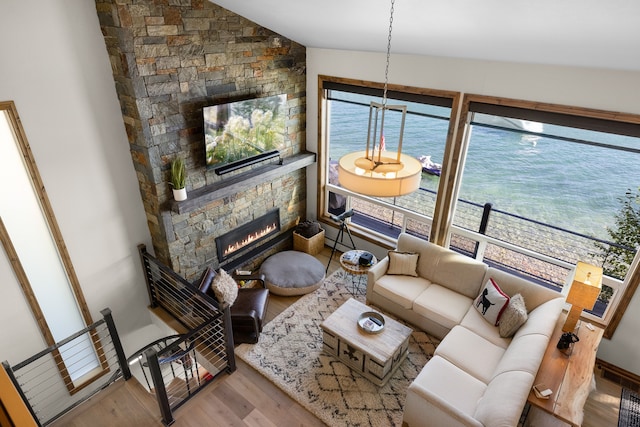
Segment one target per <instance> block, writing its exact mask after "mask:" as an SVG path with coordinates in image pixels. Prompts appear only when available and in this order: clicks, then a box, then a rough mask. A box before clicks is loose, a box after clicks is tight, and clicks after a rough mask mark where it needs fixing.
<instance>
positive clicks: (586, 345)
mask: <svg viewBox="0 0 640 427" xmlns="http://www.w3.org/2000/svg"><path fill="white" fill-rule="evenodd" d="M566 317H567V315H566V313H563V314H562V315H561V316H560V318H559V319H558V323H557V324H556V328H555V330H554V333H553V335H552V336H551V339H550V340H549V345H548V346H547V350H546V351H545V354H544V357H543V359H542V363H541V365H540V368H539V369H538V374H537V375H536V379H535V380H534V383H533V384H534V385H535V384H545V385H546V386H547V387H548V388H550V389H551V390H552V391H553V394H552V395H551V397H549V399H539V398H538V397H536V395H535V393H534V392H533V390H531V391H530V392H529V398H528V399H527V402H528V403H529V404H530V405H531V406H534V407H536V408H540V409H542V410H543V411H545V412H547V413H549V414H551V415H553V416H554V417H556V418H558V419H560V420H562V421H563V422H565V423H568V424H570V425H572V426H580V425H581V424H582V418H583V410H584V404H585V402H586V401H587V397H588V396H589V393H590V391H591V383H592V379H593V371H594V367H595V363H596V352H597V351H598V346H599V345H600V340H601V339H602V335H603V334H604V329H603V328H601V327H599V326H597V325H593V330H590V329H589V328H587V327H586V322H584V321H580V322H579V323H578V325H579V329H578V332H577V333H576V335H578V338H580V341H578V342H577V343H575V344H573V347H572V349H571V352H570V353H565V352H563V351H560V350H558V349H557V348H556V345H557V344H558V340H560V336H562V325H564V321H565V319H566Z"/></svg>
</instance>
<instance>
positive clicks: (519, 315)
mask: <svg viewBox="0 0 640 427" xmlns="http://www.w3.org/2000/svg"><path fill="white" fill-rule="evenodd" d="M526 321H527V306H526V305H525V304H524V298H522V295H520V294H515V295H514V296H512V297H511V298H510V299H509V305H507V308H506V310H505V311H504V313H502V316H501V317H500V324H499V325H498V329H499V331H500V336H501V337H502V338H510V337H512V336H513V335H514V334H515V333H516V332H518V329H520V326H522V325H524V324H525V322H526Z"/></svg>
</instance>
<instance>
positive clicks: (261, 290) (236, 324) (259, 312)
mask: <svg viewBox="0 0 640 427" xmlns="http://www.w3.org/2000/svg"><path fill="white" fill-rule="evenodd" d="M216 274H217V273H216V271H215V270H213V269H212V268H210V267H207V269H206V270H205V271H204V272H203V273H202V277H201V279H200V283H199V286H198V287H199V288H200V291H201V292H203V293H205V294H207V295H208V296H209V297H211V298H213V299H215V300H216V301H217V298H216V295H215V293H214V292H213V289H212V288H211V284H212V282H213V278H214V277H215V276H216ZM234 279H236V280H237V279H238V278H236V277H234ZM242 280H245V281H250V280H255V281H257V282H258V283H259V284H260V285H261V287H257V288H240V289H238V296H237V298H236V300H235V301H234V303H233V304H232V305H231V308H230V312H231V327H232V329H233V342H234V343H235V344H242V343H251V344H254V343H256V342H258V338H259V337H260V332H262V326H263V325H264V319H265V316H266V314H267V305H268V303H269V290H268V289H265V287H264V275H253V276H242Z"/></svg>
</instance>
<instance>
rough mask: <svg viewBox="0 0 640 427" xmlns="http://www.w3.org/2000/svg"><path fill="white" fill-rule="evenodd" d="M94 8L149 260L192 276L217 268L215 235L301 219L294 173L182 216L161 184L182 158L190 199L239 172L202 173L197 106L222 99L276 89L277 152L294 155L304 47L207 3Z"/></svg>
mask: <svg viewBox="0 0 640 427" xmlns="http://www.w3.org/2000/svg"><path fill="white" fill-rule="evenodd" d="M96 10H97V13H98V17H99V21H100V26H101V29H102V33H103V35H104V39H105V44H106V47H107V52H108V54H109V59H110V61H111V66H112V70H113V77H114V81H115V85H116V90H117V93H118V97H119V99H120V105H121V109H122V117H123V120H124V124H125V128H126V131H127V135H128V138H129V142H130V149H131V158H132V161H133V165H134V167H135V170H136V172H137V176H138V182H139V185H140V194H141V196H142V200H143V203H144V208H145V211H146V215H147V223H148V226H149V230H150V232H151V237H152V239H153V247H154V252H155V254H156V256H157V257H158V258H159V259H160V260H161V261H162V262H164V263H165V264H167V265H169V266H171V267H172V268H173V269H174V270H176V271H178V272H179V273H180V274H182V275H183V276H185V277H187V278H189V279H192V278H194V277H196V276H197V275H198V274H199V272H200V271H201V270H202V269H203V268H204V267H205V266H206V265H213V266H217V264H218V262H217V254H216V248H215V242H214V240H215V237H216V236H218V235H220V234H223V233H225V232H226V231H228V230H230V229H232V228H234V227H237V226H239V225H242V224H244V223H246V222H249V221H250V220H252V219H254V218H257V217H259V216H262V215H264V214H265V213H266V212H268V211H270V210H273V209H274V208H276V207H277V208H279V209H280V218H281V228H282V230H283V232H284V231H286V230H289V229H291V228H292V227H293V226H294V225H295V221H296V219H298V218H301V219H304V217H305V214H306V204H305V200H306V182H305V181H306V180H305V176H306V174H305V170H304V169H298V170H295V171H292V172H290V173H287V174H285V175H284V176H280V177H277V178H273V179H270V180H266V181H264V180H260V179H255V178H254V179H253V182H252V183H251V185H250V186H248V188H244V189H242V190H240V191H239V192H237V193H235V194H232V195H226V196H225V197H222V198H219V199H216V200H209V198H208V199H207V201H206V202H203V203H202V205H201V206H197V207H196V208H194V209H191V210H189V212H185V213H178V212H179V210H178V211H177V210H176V209H172V207H173V202H172V192H171V187H170V186H169V184H168V182H169V169H170V163H171V161H172V160H173V159H174V158H175V157H176V156H182V157H183V158H184V159H185V163H186V165H187V190H188V191H189V192H190V193H191V192H193V191H194V190H197V189H206V188H209V187H210V186H211V185H215V184H216V183H217V184H221V185H224V182H225V181H224V180H225V179H229V178H230V177H232V176H234V175H235V176H237V175H238V174H242V173H243V171H238V172H235V173H231V174H229V175H225V176H217V175H216V174H215V173H214V172H213V171H211V170H207V169H206V167H205V155H204V135H203V123H202V107H204V106H207V105H213V104H216V103H219V102H223V101H228V100H236V99H239V98H242V97H248V96H256V97H263V96H270V95H278V94H282V93H286V94H287V99H288V103H287V106H288V111H289V114H288V122H287V125H286V132H285V133H286V135H285V145H286V146H285V149H284V150H283V151H282V153H281V154H282V157H284V158H285V159H286V158H287V157H289V156H293V155H296V154H299V153H301V152H303V151H304V148H305V139H304V135H305V134H304V132H305V125H306V120H305V103H306V86H305V75H304V74H305V66H306V64H305V60H306V52H305V49H304V47H303V46H300V45H298V44H296V43H295V42H293V41H291V40H288V39H286V38H284V37H282V36H280V35H278V34H275V33H273V32H271V31H270V30H267V29H265V28H263V27H260V26H259V25H257V24H255V23H253V22H251V21H249V20H247V19H245V18H243V17H241V16H238V15H235V14H233V13H231V12H230V11H228V10H226V9H223V8H221V7H219V6H217V5H214V4H213V3H210V2H209V1H207V0H96ZM276 161H277V159H276ZM258 167H259V166H258ZM282 245H286V242H283V243H282ZM254 262H255V261H254Z"/></svg>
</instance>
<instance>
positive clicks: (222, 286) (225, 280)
mask: <svg viewBox="0 0 640 427" xmlns="http://www.w3.org/2000/svg"><path fill="white" fill-rule="evenodd" d="M211 288H212V289H213V293H214V294H215V296H216V299H217V300H218V302H219V303H221V304H222V303H227V304H229V305H233V303H234V302H235V301H236V298H237V297H238V284H237V283H236V281H235V280H233V278H232V277H231V276H229V274H227V272H226V271H224V270H223V269H220V270H219V271H218V274H216V277H214V278H213V281H212V282H211Z"/></svg>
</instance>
